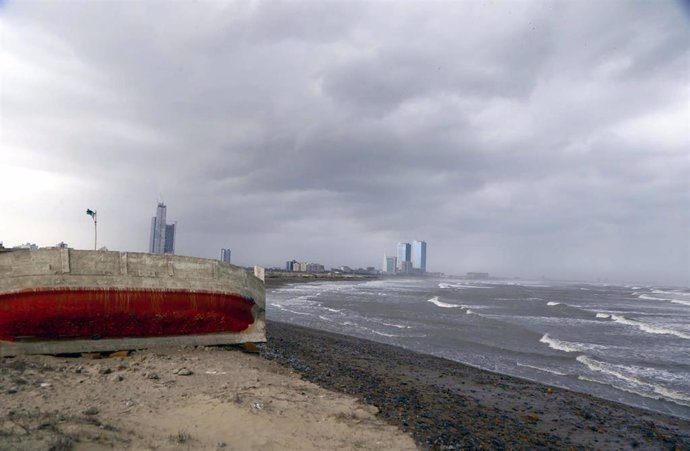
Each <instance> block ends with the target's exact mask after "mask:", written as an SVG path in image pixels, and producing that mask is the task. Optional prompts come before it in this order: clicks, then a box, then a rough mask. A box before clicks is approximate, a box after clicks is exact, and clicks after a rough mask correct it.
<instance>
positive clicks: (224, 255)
mask: <svg viewBox="0 0 690 451" xmlns="http://www.w3.org/2000/svg"><path fill="white" fill-rule="evenodd" d="M231 255H232V252H231V251H230V249H225V248H224V247H222V248H221V249H220V261H222V262H223V263H228V264H230V257H231Z"/></svg>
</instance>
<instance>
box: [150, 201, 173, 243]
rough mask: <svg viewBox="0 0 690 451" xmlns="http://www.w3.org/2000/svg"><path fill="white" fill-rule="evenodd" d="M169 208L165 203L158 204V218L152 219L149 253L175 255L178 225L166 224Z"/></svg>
mask: <svg viewBox="0 0 690 451" xmlns="http://www.w3.org/2000/svg"><path fill="white" fill-rule="evenodd" d="M166 211H167V207H166V206H165V204H164V203H163V202H159V203H158V208H157V209H156V216H154V217H153V218H151V235H150V237H149V252H151V253H152V254H174V253H175V228H176V224H166Z"/></svg>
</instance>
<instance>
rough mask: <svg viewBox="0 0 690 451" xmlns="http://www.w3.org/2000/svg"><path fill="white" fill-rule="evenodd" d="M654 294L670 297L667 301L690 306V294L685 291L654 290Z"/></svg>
mask: <svg viewBox="0 0 690 451" xmlns="http://www.w3.org/2000/svg"><path fill="white" fill-rule="evenodd" d="M652 293H654V294H661V295H664V296H668V298H667V300H669V301H671V302H673V303H674V304H681V305H690V293H688V292H685V291H666V290H652Z"/></svg>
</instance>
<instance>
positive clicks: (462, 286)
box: [438, 282, 493, 290]
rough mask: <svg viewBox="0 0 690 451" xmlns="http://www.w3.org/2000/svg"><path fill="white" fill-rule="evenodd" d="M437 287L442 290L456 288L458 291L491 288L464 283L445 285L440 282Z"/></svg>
mask: <svg viewBox="0 0 690 451" xmlns="http://www.w3.org/2000/svg"><path fill="white" fill-rule="evenodd" d="M438 287H439V288H440V289H442V290H447V289H448V288H458V289H469V288H480V289H491V288H493V287H484V286H481V285H472V284H466V283H445V282H441V283H439V284H438Z"/></svg>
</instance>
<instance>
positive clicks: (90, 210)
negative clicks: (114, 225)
mask: <svg viewBox="0 0 690 451" xmlns="http://www.w3.org/2000/svg"><path fill="white" fill-rule="evenodd" d="M86 214H87V215H89V216H91V217H93V215H95V214H96V212H95V211H93V210H92V209H90V208H87V209H86Z"/></svg>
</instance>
